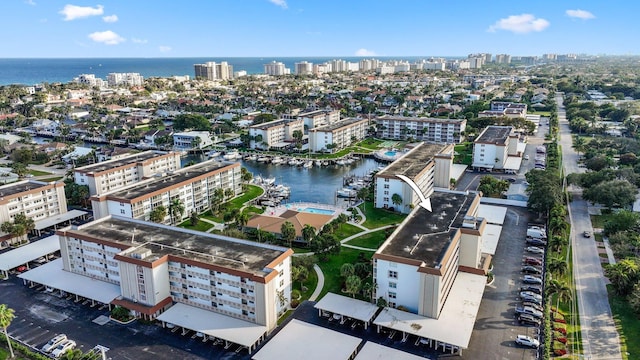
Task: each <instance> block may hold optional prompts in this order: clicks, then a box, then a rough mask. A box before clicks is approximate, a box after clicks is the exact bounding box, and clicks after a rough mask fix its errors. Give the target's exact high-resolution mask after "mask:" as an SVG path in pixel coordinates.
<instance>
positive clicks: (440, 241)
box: [373, 191, 489, 328]
mask: <svg viewBox="0 0 640 360" xmlns="http://www.w3.org/2000/svg"><path fill="white" fill-rule="evenodd" d="M432 204H433V211H432V212H431V211H428V210H426V209H424V208H422V207H420V206H418V207H416V208H415V209H414V210H413V211H412V212H411V214H410V215H409V216H408V217H407V218H406V219H405V220H404V221H403V222H402V223H401V224H400V225H399V226H398V228H397V229H396V230H395V231H394V232H393V233H392V234H391V235H390V236H389V238H388V239H387V240H386V241H385V242H384V243H383V244H382V246H380V248H379V249H378V250H377V251H376V253H375V254H374V255H373V261H374V270H373V274H374V275H373V276H374V279H375V286H374V289H375V298H382V299H384V300H386V301H387V305H388V306H389V307H394V308H396V307H400V306H402V307H403V308H404V309H406V311H409V312H412V313H416V314H418V315H421V316H425V317H429V318H436V319H437V318H438V317H439V316H440V315H441V313H442V310H443V308H444V306H445V303H446V302H447V301H453V302H455V301H460V299H449V293H450V291H451V289H452V288H453V287H454V284H455V283H456V282H458V281H459V280H458V275H459V273H461V272H466V273H470V274H473V275H472V277H474V278H475V277H479V278H480V279H482V280H485V278H484V276H483V275H484V273H485V268H487V267H488V265H489V264H488V261H486V259H487V258H486V257H482V254H481V245H482V233H483V232H484V228H485V226H486V220H485V219H483V218H478V217H476V214H477V210H478V206H479V204H480V196H479V194H477V193H465V192H451V191H447V192H439V191H438V192H435V193H434V194H433V195H432ZM461 278H462V277H461ZM463 281H464V280H463ZM485 282H486V281H480V289H479V291H480V292H482V290H483V288H484V286H483V285H484V283H485ZM480 295H481V294H480ZM480 298H481V296H480ZM478 305H479V304H478ZM456 310H457V311H460V310H459V309H458V308H456ZM475 310H476V311H477V309H475ZM471 328H473V326H471Z"/></svg>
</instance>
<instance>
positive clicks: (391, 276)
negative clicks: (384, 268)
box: [389, 270, 398, 279]
mask: <svg viewBox="0 0 640 360" xmlns="http://www.w3.org/2000/svg"><path fill="white" fill-rule="evenodd" d="M389 277H390V278H392V279H397V278H398V272H397V271H393V270H389Z"/></svg>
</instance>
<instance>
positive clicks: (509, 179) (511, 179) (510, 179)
mask: <svg viewBox="0 0 640 360" xmlns="http://www.w3.org/2000/svg"><path fill="white" fill-rule="evenodd" d="M507 181H508V182H510V183H514V182H516V178H512V177H510V178H507Z"/></svg>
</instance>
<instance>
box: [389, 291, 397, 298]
mask: <svg viewBox="0 0 640 360" xmlns="http://www.w3.org/2000/svg"><path fill="white" fill-rule="evenodd" d="M396 296H397V295H396V293H394V292H391V291H389V299H395V298H396Z"/></svg>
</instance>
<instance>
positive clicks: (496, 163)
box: [472, 126, 518, 170]
mask: <svg viewBox="0 0 640 360" xmlns="http://www.w3.org/2000/svg"><path fill="white" fill-rule="evenodd" d="M510 156H518V135H516V134H514V133H513V127H511V126H487V127H486V128H485V129H484V130H483V131H482V132H481V133H480V135H478V138H477V139H476V140H475V141H474V142H473V164H472V166H473V167H474V168H481V169H486V170H494V169H495V170H502V169H504V168H505V165H506V164H507V160H508V158H509V157H510Z"/></svg>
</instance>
